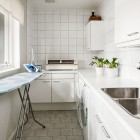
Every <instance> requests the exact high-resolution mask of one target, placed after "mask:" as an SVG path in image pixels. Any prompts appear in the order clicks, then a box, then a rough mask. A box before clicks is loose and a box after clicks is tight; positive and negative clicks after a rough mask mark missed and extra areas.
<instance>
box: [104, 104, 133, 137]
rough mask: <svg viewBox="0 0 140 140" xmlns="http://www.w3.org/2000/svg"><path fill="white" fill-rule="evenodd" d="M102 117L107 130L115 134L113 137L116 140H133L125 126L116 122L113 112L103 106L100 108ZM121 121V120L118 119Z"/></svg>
mask: <svg viewBox="0 0 140 140" xmlns="http://www.w3.org/2000/svg"><path fill="white" fill-rule="evenodd" d="M102 117H103V118H104V120H105V122H106V124H107V125H108V126H109V128H110V129H111V130H112V131H113V132H115V136H116V138H117V139H118V140H133V139H134V138H133V137H132V135H131V134H130V133H129V132H128V131H127V130H126V128H125V126H123V125H122V123H121V122H120V121H119V120H118V118H117V117H116V115H115V114H114V113H113V111H112V110H111V109H110V108H108V107H107V106H106V105H105V104H104V105H103V107H102ZM120 119H121V118H120Z"/></svg>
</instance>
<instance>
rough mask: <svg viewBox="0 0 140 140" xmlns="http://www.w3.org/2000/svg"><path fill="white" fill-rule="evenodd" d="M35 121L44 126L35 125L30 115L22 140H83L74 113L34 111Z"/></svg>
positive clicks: (75, 113)
mask: <svg viewBox="0 0 140 140" xmlns="http://www.w3.org/2000/svg"><path fill="white" fill-rule="evenodd" d="M34 113H35V116H36V119H37V120H38V121H39V122H41V123H42V124H44V125H45V126H46V128H45V129H43V128H42V127H41V126H40V125H38V124H36V123H35V122H34V121H33V119H32V116H31V114H30V117H29V120H28V122H27V124H26V125H25V127H24V131H23V139H22V140H83V132H82V130H81V128H80V125H79V122H78V118H77V112H76V111H36V112H34Z"/></svg>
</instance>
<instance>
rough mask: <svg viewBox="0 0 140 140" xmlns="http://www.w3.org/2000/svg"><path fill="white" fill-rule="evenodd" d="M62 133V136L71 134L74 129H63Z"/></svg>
mask: <svg viewBox="0 0 140 140" xmlns="http://www.w3.org/2000/svg"><path fill="white" fill-rule="evenodd" d="M61 135H62V136H70V135H73V133H72V129H61Z"/></svg>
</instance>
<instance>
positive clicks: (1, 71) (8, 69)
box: [0, 68, 20, 74]
mask: <svg viewBox="0 0 140 140" xmlns="http://www.w3.org/2000/svg"><path fill="white" fill-rule="evenodd" d="M19 69H20V68H7V69H4V70H0V74H3V73H6V72H12V71H14V70H19Z"/></svg>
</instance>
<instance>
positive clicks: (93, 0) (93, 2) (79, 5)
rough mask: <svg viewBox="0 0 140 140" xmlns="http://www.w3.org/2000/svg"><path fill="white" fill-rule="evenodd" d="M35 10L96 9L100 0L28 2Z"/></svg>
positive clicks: (38, 0)
mask: <svg viewBox="0 0 140 140" xmlns="http://www.w3.org/2000/svg"><path fill="white" fill-rule="evenodd" d="M29 1H31V2H32V4H33V5H34V7H35V8H63V9H64V8H65V9H90V10H92V9H93V10H94V9H96V8H97V7H98V5H99V3H100V2H101V0H55V3H46V2H45V0H29Z"/></svg>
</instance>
